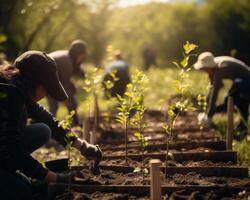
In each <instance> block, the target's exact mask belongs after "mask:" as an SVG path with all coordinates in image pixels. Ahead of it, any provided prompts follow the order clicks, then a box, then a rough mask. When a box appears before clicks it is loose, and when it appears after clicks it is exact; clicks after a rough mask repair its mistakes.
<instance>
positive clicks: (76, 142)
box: [72, 138, 82, 150]
mask: <svg viewBox="0 0 250 200" xmlns="http://www.w3.org/2000/svg"><path fill="white" fill-rule="evenodd" d="M72 146H73V147H75V148H76V149H78V150H80V149H81V146H82V140H81V139H80V138H77V139H76V140H75V141H74V143H73V145H72Z"/></svg>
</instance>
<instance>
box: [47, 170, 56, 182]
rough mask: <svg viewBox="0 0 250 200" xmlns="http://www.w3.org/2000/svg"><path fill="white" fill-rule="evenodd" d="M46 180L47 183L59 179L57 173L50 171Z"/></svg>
mask: <svg viewBox="0 0 250 200" xmlns="http://www.w3.org/2000/svg"><path fill="white" fill-rule="evenodd" d="M44 181H45V182H46V183H51V182H56V181H57V174H56V173H54V172H52V171H48V173H47V175H46V177H45V179H44Z"/></svg>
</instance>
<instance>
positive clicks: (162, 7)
mask: <svg viewBox="0 0 250 200" xmlns="http://www.w3.org/2000/svg"><path fill="white" fill-rule="evenodd" d="M171 2H172V3H161V2H156V1H154V2H151V3H147V4H138V5H133V6H125V7H124V6H119V5H120V4H119V0H1V6H0V45H1V46H0V51H1V52H4V53H5V54H6V55H7V57H8V59H10V60H12V59H13V58H15V57H16V56H17V55H18V54H20V53H21V52H23V51H26V50H29V49H37V50H43V51H46V52H50V51H53V50H57V49H66V48H68V46H69V45H70V43H71V41H72V40H74V39H83V40H85V41H86V42H87V43H88V45H89V49H90V52H89V55H90V56H89V61H90V62H92V63H93V64H94V65H96V66H100V65H101V64H102V60H103V58H104V57H105V53H106V51H105V50H106V46H107V45H112V46H113V47H114V48H119V49H121V50H122V51H123V52H124V54H125V57H126V58H127V59H128V61H129V62H130V63H133V64H135V65H139V66H141V65H142V52H143V49H144V48H145V47H146V46H148V45H150V46H151V47H152V48H154V49H155V50H156V53H157V65H158V66H161V67H167V66H169V65H170V61H172V60H177V59H180V58H179V56H180V55H179V49H180V48H181V46H182V44H183V43H184V42H185V41H187V40H188V41H191V42H194V43H196V44H198V45H199V47H200V48H199V50H200V51H206V50H209V51H212V52H214V54H215V55H222V54H223V55H230V54H231V55H233V56H236V57H237V58H240V59H242V60H243V61H245V62H246V63H248V64H250V58H249V57H250V56H249V47H250V3H249V0H204V1H192V0H190V1H187V0H186V1H185V2H183V1H181V0H178V1H177V0H172V1H171Z"/></svg>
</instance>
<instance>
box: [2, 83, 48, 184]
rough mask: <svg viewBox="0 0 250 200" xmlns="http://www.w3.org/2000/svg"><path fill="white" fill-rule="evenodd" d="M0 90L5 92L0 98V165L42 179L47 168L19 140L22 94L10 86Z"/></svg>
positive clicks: (20, 135)
mask: <svg viewBox="0 0 250 200" xmlns="http://www.w3.org/2000/svg"><path fill="white" fill-rule="evenodd" d="M0 89H1V87H0ZM0 91H1V93H2V92H3V93H4V94H6V95H5V96H4V98H3V99H0V105H1V113H0V119H1V120H0V121H1V122H0V123H1V130H0V147H1V148H0V155H1V157H0V159H1V164H0V165H1V166H3V167H4V168H5V169H6V170H10V171H15V170H20V171H21V172H23V173H24V174H25V175H27V176H29V177H31V178H36V179H38V180H44V178H45V176H46V175H47V172H48V170H47V169H45V168H44V167H43V166H42V165H41V164H40V163H39V162H38V161H37V160H35V159H34V158H33V157H32V156H31V155H30V153H29V152H28V151H27V150H26V149H25V147H24V146H23V145H22V142H21V141H22V138H21V137H22V134H21V133H22V128H21V127H20V119H21V115H22V114H23V113H22V111H23V110H22V108H23V106H24V100H23V96H22V95H21V93H19V92H18V90H17V89H16V88H14V87H12V86H11V87H9V88H6V87H5V90H0Z"/></svg>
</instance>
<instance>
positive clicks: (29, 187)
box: [0, 123, 51, 200]
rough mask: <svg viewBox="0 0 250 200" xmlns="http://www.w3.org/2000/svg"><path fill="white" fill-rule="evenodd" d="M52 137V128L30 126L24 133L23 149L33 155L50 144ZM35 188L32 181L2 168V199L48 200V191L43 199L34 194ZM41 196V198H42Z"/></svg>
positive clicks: (0, 178)
mask: <svg viewBox="0 0 250 200" xmlns="http://www.w3.org/2000/svg"><path fill="white" fill-rule="evenodd" d="M50 137H51V130H50V128H49V127H48V126H47V125H46V124H44V123H35V124H31V125H28V126H27V127H26V128H25V130H24V131H23V133H22V144H23V148H25V149H27V151H28V152H30V153H32V152H33V151H35V150H36V149H38V148H39V147H41V146H43V145H44V144H46V143H47V142H48V140H49V139H50ZM36 190H37V189H36ZM33 192H34V186H33V184H32V183H31V182H30V180H29V179H28V178H27V177H26V176H24V175H22V174H20V173H18V172H13V173H11V172H7V171H6V170H4V169H1V168H0V197H1V199H4V200H31V199H46V198H47V191H45V192H44V193H45V194H42V195H45V196H43V197H39V195H38V194H34V193H33ZM42 195H40V196H42ZM34 196H36V197H37V196H38V197H39V198H34Z"/></svg>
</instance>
